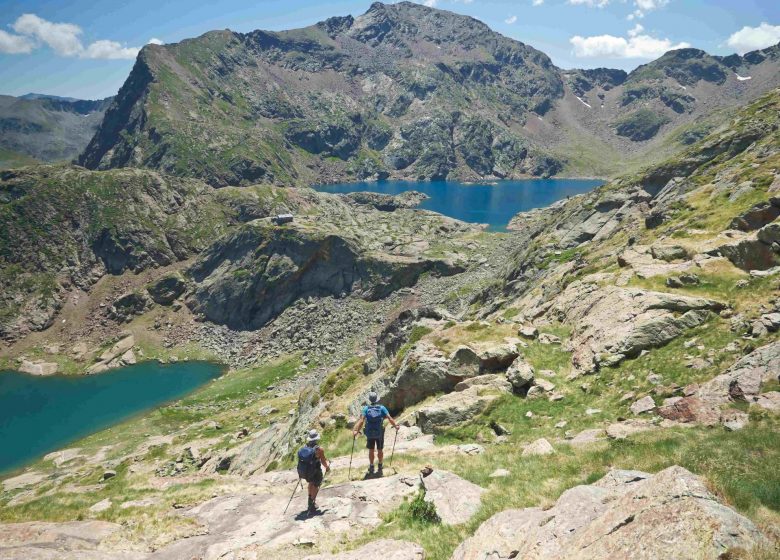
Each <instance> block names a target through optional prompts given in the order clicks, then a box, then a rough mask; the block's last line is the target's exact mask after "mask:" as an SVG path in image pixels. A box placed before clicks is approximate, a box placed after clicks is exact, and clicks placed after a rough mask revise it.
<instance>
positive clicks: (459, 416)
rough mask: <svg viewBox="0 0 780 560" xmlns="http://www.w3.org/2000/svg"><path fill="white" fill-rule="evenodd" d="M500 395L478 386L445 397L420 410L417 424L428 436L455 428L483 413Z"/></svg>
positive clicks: (490, 388)
mask: <svg viewBox="0 0 780 560" xmlns="http://www.w3.org/2000/svg"><path fill="white" fill-rule="evenodd" d="M499 394H500V393H499V392H498V391H497V390H496V389H494V388H492V387H489V386H487V385H482V386H479V385H477V386H473V387H470V388H468V389H466V390H464V391H459V392H454V393H450V394H448V395H444V396H443V397H439V398H438V399H436V400H435V401H434V402H433V403H431V404H429V405H426V406H424V407H423V408H421V409H420V410H418V411H417V415H416V421H415V423H416V424H417V426H419V427H420V429H421V430H422V431H423V433H426V434H430V433H433V432H435V431H436V430H437V429H439V428H444V427H449V426H455V425H457V424H460V423H462V422H465V421H466V420H470V419H471V418H473V417H475V416H476V415H478V414H479V413H481V412H483V411H484V410H485V409H486V408H487V406H488V405H489V404H490V403H492V402H493V401H495V400H496V399H497V398H498V397H499Z"/></svg>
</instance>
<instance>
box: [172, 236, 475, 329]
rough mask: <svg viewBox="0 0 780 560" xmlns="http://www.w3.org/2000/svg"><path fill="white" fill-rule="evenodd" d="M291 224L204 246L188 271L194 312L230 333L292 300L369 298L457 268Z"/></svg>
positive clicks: (260, 322) (260, 321) (257, 321)
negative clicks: (379, 250)
mask: <svg viewBox="0 0 780 560" xmlns="http://www.w3.org/2000/svg"><path fill="white" fill-rule="evenodd" d="M290 226H291V227H274V226H270V225H268V224H266V223H252V224H248V225H245V226H243V227H242V228H240V229H239V230H237V231H236V232H234V233H232V234H230V235H228V236H227V237H225V238H223V239H221V240H219V241H218V242H217V243H215V244H214V245H212V246H211V247H210V248H209V249H207V250H206V251H205V252H204V253H203V254H202V255H201V257H200V258H199V260H198V262H197V263H196V264H195V265H194V266H193V267H192V268H191V269H190V275H191V276H192V278H193V279H194V281H195V286H194V290H193V293H192V296H191V297H190V298H189V299H188V300H187V304H188V305H189V307H190V308H191V309H192V310H193V312H195V313H199V314H201V315H202V316H203V317H205V318H206V319H208V320H210V321H212V322H215V323H219V324H225V325H228V326H229V327H231V328H236V329H257V328H259V327H261V326H263V325H264V324H265V323H267V322H268V321H269V320H271V319H273V318H275V317H276V316H277V315H279V314H280V313H281V312H282V311H283V310H284V309H286V308H287V307H288V306H289V305H290V304H291V303H293V302H294V301H296V300H298V299H302V298H307V297H323V296H343V295H347V294H354V295H357V296H360V297H363V298H365V299H369V300H373V299H378V298H381V297H384V296H387V295H389V294H390V293H392V292H393V291H395V290H397V289H399V288H402V287H406V286H411V285H414V283H415V282H416V281H417V279H418V278H419V276H420V275H421V274H423V273H426V272H428V273H433V274H442V275H449V274H455V273H457V272H461V271H462V270H463V269H462V268H460V267H458V266H456V265H453V264H452V263H449V262H447V261H446V260H442V259H429V258H425V257H424V256H422V255H420V254H407V255H390V254H382V253H374V252H369V251H368V250H367V248H366V247H365V246H364V245H363V244H362V243H361V242H360V241H358V240H356V239H351V238H350V237H346V236H344V235H340V234H338V233H336V232H335V231H333V232H331V231H330V230H329V228H324V229H313V228H309V227H306V226H302V225H298V224H297V223H296V224H290Z"/></svg>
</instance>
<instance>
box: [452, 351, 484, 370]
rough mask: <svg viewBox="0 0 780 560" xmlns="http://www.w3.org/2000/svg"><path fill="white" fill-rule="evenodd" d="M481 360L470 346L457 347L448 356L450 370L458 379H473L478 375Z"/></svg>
mask: <svg viewBox="0 0 780 560" xmlns="http://www.w3.org/2000/svg"><path fill="white" fill-rule="evenodd" d="M480 362H481V360H480V359H479V356H478V355H477V352H476V351H475V350H474V349H473V348H471V347H470V346H466V345H465V344H464V345H461V346H458V347H457V348H456V349H455V350H454V351H453V353H452V355H451V356H450V370H451V372H452V373H453V374H454V375H458V376H460V377H473V376H475V375H479V372H480V370H481V363H480Z"/></svg>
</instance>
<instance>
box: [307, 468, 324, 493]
mask: <svg viewBox="0 0 780 560" xmlns="http://www.w3.org/2000/svg"><path fill="white" fill-rule="evenodd" d="M322 478H323V474H322V469H317V470H316V471H314V472H312V473H309V476H308V477H306V482H308V483H309V484H313V485H314V486H316V487H317V488H319V487H320V486H321V485H322Z"/></svg>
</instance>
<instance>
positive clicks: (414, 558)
mask: <svg viewBox="0 0 780 560" xmlns="http://www.w3.org/2000/svg"><path fill="white" fill-rule="evenodd" d="M377 557H381V558H383V559H385V560H423V559H424V558H425V551H424V550H423V547H421V546H420V545H419V544H415V543H410V542H407V541H396V540H387V539H380V540H378V541H373V542H370V543H368V544H366V545H363V546H361V547H360V548H358V549H355V550H352V551H350V552H341V553H338V554H315V555H313V556H306V557H305V558H304V559H303V560H363V559H364V558H377Z"/></svg>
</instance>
